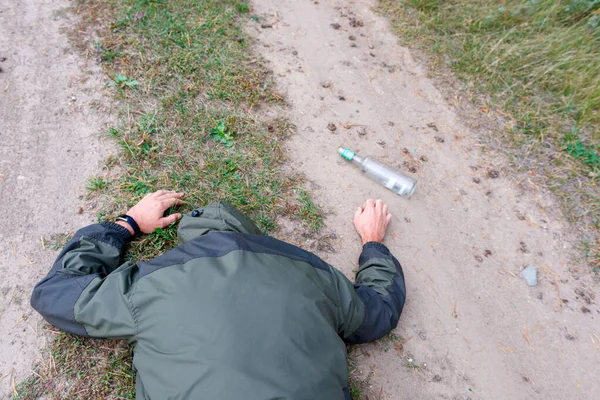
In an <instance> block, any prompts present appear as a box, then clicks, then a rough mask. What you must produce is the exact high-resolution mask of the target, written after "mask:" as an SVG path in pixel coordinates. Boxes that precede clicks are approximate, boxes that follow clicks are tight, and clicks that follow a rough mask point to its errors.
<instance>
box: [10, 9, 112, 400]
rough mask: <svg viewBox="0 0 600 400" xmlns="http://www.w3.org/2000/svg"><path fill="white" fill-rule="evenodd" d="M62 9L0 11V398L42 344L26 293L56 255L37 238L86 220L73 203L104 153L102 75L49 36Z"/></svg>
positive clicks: (62, 22)
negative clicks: (100, 138) (0, 216)
mask: <svg viewBox="0 0 600 400" xmlns="http://www.w3.org/2000/svg"><path fill="white" fill-rule="evenodd" d="M68 5H69V2H68V1H66V0H52V1H42V2H40V1H33V0H27V1H20V0H19V1H17V0H13V1H8V2H2V5H0V60H2V61H1V62H0V68H1V70H2V71H1V72H0V121H2V123H1V124H0V194H1V196H2V207H1V209H2V218H0V276H1V278H0V398H8V397H9V396H10V395H11V394H12V383H13V382H14V383H15V384H18V383H19V382H20V381H21V380H23V379H25V378H27V377H28V376H29V375H30V374H31V368H32V366H33V361H34V360H35V359H36V358H39V350H40V348H42V347H43V345H44V341H45V338H44V336H43V335H40V334H39V333H40V326H41V324H40V320H41V318H39V316H38V315H37V314H36V313H35V312H33V310H32V309H31V307H30V306H29V296H30V294H31V289H32V288H33V285H34V284H35V283H36V282H37V281H38V280H39V279H40V278H41V277H43V276H44V275H45V274H46V273H47V271H48V269H49V268H50V265H51V263H52V261H53V260H54V258H55V257H56V254H57V252H56V251H51V250H44V249H43V244H42V241H41V239H40V238H41V237H45V238H49V237H50V236H51V235H53V234H56V233H61V232H72V231H74V230H75V229H76V228H77V227H79V226H82V225H85V224H87V223H89V222H91V221H93V220H95V214H94V212H92V211H90V210H89V209H88V207H89V204H88V205H86V204H85V203H84V201H83V200H82V197H83V195H84V194H85V184H86V181H87V180H88V179H89V178H90V176H92V175H94V174H97V173H99V172H100V164H101V162H102V161H103V159H104V157H105V156H106V155H107V151H108V148H107V146H105V145H103V144H101V143H100V140H99V135H98V133H99V132H101V131H102V130H104V129H105V125H106V122H107V118H108V117H107V116H108V113H107V111H106V109H105V108H104V107H103V106H102V105H101V104H100V103H98V100H101V98H100V96H99V90H100V88H102V87H103V82H102V80H103V76H102V74H101V73H100V70H99V69H98V68H97V67H96V66H95V65H93V63H92V64H88V63H87V62H86V61H85V60H83V59H82V57H81V56H80V55H78V54H77V53H76V52H74V51H73V50H70V49H69V44H68V40H67V37H66V36H65V35H64V34H62V33H60V31H59V30H60V28H61V27H62V26H69V25H72V23H73V22H72V21H69V20H68V19H66V17H65V15H64V13H63V11H64V7H66V6H68ZM92 100H96V103H92ZM80 207H82V208H81V209H80Z"/></svg>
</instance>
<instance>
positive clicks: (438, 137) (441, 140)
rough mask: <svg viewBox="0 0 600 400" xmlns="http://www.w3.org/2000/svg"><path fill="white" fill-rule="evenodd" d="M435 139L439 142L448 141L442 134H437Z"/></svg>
mask: <svg viewBox="0 0 600 400" xmlns="http://www.w3.org/2000/svg"><path fill="white" fill-rule="evenodd" d="M435 141H436V142H438V143H444V142H445V141H446V139H444V138H443V137H441V136H436V137H435Z"/></svg>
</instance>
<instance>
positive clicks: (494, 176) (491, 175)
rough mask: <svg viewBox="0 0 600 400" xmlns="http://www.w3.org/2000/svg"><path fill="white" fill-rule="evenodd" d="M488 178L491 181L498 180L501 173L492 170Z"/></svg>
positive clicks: (488, 173)
mask: <svg viewBox="0 0 600 400" xmlns="http://www.w3.org/2000/svg"><path fill="white" fill-rule="evenodd" d="M487 176H488V178H490V179H496V178H498V177H499V176H500V173H499V172H498V171H496V170H495V169H490V170H488V172H487Z"/></svg>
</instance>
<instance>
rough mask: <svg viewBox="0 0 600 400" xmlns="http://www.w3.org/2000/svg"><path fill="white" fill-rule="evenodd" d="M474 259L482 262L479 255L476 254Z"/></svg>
mask: <svg viewBox="0 0 600 400" xmlns="http://www.w3.org/2000/svg"><path fill="white" fill-rule="evenodd" d="M475 259H476V260H477V261H478V262H483V257H481V256H480V255H476V256H475Z"/></svg>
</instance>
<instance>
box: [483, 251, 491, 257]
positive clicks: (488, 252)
mask: <svg viewBox="0 0 600 400" xmlns="http://www.w3.org/2000/svg"><path fill="white" fill-rule="evenodd" d="M483 255H484V256H485V257H489V256H491V255H492V251H491V250H485V251H484V252H483Z"/></svg>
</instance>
